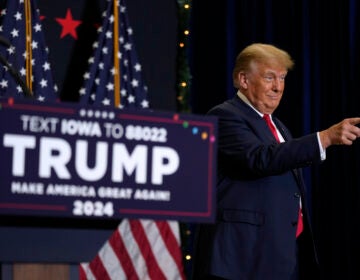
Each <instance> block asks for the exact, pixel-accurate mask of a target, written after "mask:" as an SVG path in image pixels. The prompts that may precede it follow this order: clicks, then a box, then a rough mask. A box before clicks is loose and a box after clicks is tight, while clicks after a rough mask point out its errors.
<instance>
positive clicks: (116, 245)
mask: <svg viewBox="0 0 360 280" xmlns="http://www.w3.org/2000/svg"><path fill="white" fill-rule="evenodd" d="M109 243H110V245H111V247H112V248H113V250H114V252H115V255H116V256H117V258H118V259H119V261H120V264H121V266H122V267H123V270H124V273H125V274H126V277H127V278H128V279H131V280H138V279H139V278H138V276H137V273H136V270H135V268H134V265H133V263H132V261H131V258H130V256H129V253H128V252H127V250H126V247H125V245H124V241H123V239H122V237H121V235H120V232H119V231H118V230H117V231H115V232H114V234H113V236H112V237H111V238H110V240H109Z"/></svg>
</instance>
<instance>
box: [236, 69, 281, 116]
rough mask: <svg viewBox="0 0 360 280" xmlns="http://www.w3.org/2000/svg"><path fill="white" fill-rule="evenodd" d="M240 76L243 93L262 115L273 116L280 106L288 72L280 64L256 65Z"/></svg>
mask: <svg viewBox="0 0 360 280" xmlns="http://www.w3.org/2000/svg"><path fill="white" fill-rule="evenodd" d="M250 69H251V70H250V71H248V72H244V73H242V74H241V75H240V77H241V78H240V79H241V86H242V88H241V92H242V93H243V94H245V96H246V97H247V98H248V99H249V101H250V102H251V104H252V105H253V106H254V107H255V108H256V109H257V110H258V111H259V112H261V113H264V114H265V113H266V114H272V113H273V112H274V111H275V109H276V108H277V107H278V106H279V103H280V100H281V98H282V95H283V92H284V88H285V77H286V74H287V70H286V68H285V67H283V66H281V65H280V64H278V63H267V64H264V63H255V62H253V63H252V65H251V67H250Z"/></svg>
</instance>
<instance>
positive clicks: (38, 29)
mask: <svg viewBox="0 0 360 280" xmlns="http://www.w3.org/2000/svg"><path fill="white" fill-rule="evenodd" d="M34 30H35V32H41V24H39V23H37V24H35V26H34Z"/></svg>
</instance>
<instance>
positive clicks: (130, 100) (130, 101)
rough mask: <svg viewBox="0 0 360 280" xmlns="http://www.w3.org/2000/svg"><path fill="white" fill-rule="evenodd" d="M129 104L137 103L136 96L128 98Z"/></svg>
mask: <svg viewBox="0 0 360 280" xmlns="http://www.w3.org/2000/svg"><path fill="white" fill-rule="evenodd" d="M127 100H128V102H129V103H130V104H131V103H134V102H135V97H134V95H132V94H130V95H129V97H128V98H127Z"/></svg>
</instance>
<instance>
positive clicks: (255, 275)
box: [193, 44, 360, 280]
mask: <svg viewBox="0 0 360 280" xmlns="http://www.w3.org/2000/svg"><path fill="white" fill-rule="evenodd" d="M293 64H294V63H293V60H292V58H291V57H290V55H289V54H288V53H287V52H285V51H284V50H281V49H279V48H277V47H275V46H272V45H268V44H252V45H250V46H248V47H246V48H245V49H244V50H243V51H242V52H241V53H240V54H239V55H238V57H237V58H236V62H235V67H234V71H233V81H234V86H235V87H236V88H237V89H238V91H237V93H236V95H235V96H234V97H233V98H232V99H230V100H228V101H225V102H224V103H222V104H220V105H218V106H215V107H214V108H212V109H211V110H210V111H209V114H210V115H215V116H218V119H219V134H218V149H219V150H218V178H217V219H216V223H215V224H206V225H200V226H199V230H198V233H197V239H196V243H195V244H196V245H195V246H196V248H195V260H194V274H193V276H194V277H193V278H194V280H199V279H233V280H267V279H274V280H289V279H318V278H316V277H317V275H318V274H316V273H317V272H318V269H317V268H318V260H317V254H316V246H315V244H314V240H313V235H312V229H311V224H310V222H309V221H310V217H309V213H308V207H307V201H306V200H305V198H306V194H305V186H304V182H303V178H302V175H301V168H302V167H306V166H310V165H311V164H315V163H320V162H321V161H322V160H325V159H326V148H328V147H329V146H331V145H351V144H352V143H353V141H355V140H356V139H357V138H358V137H360V128H358V127H357V126H356V124H358V123H360V118H349V119H344V120H343V121H341V122H340V123H337V124H335V125H333V126H331V127H330V128H328V129H326V130H323V131H320V132H317V133H312V134H309V135H306V136H303V137H300V138H292V136H291V134H290V132H289V131H288V129H287V128H286V127H285V126H284V124H283V123H282V122H280V121H279V120H278V119H276V118H275V117H273V116H272V113H273V112H274V111H275V109H276V108H277V107H278V105H279V103H280V100H281V98H282V95H283V92H284V87H285V77H286V75H287V72H288V70H290V69H292V67H293ZM265 118H267V120H265ZM306 271H309V272H310V275H311V277H308V276H306V275H305V272H306ZM314 277H315V278H314Z"/></svg>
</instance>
